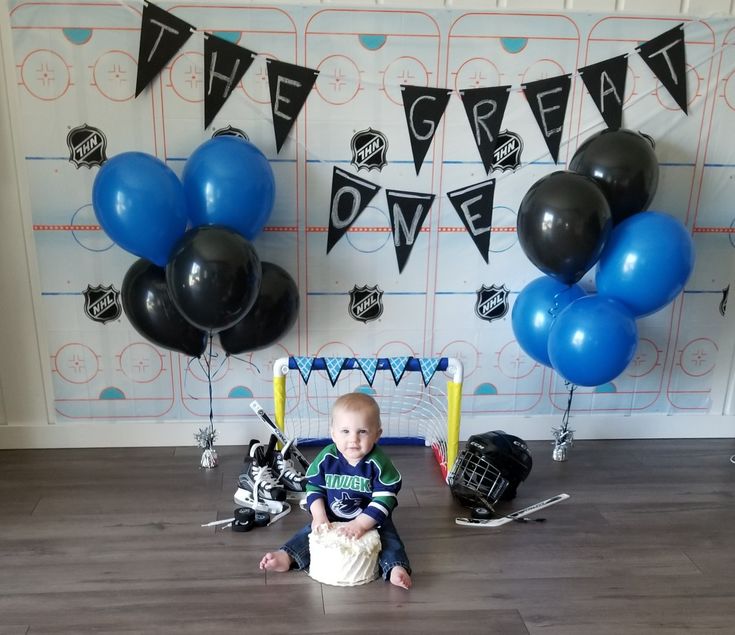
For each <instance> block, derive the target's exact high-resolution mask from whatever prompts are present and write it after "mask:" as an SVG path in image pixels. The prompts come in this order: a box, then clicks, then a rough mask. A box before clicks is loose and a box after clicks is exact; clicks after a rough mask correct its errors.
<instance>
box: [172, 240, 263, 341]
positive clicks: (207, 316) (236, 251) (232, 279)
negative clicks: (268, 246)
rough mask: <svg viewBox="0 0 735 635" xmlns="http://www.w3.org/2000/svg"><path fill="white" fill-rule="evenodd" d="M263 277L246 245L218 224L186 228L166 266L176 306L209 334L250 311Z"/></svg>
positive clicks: (247, 244)
mask: <svg viewBox="0 0 735 635" xmlns="http://www.w3.org/2000/svg"><path fill="white" fill-rule="evenodd" d="M261 275H262V274H261V266H260V258H258V254H257V253H255V249H253V246H252V245H251V244H250V242H249V241H248V240H247V239H245V238H243V237H242V236H241V235H240V234H238V233H237V232H234V231H232V230H230V229H227V228H225V227H218V226H211V227H196V228H195V229H190V230H189V231H188V232H186V234H184V237H183V238H182V239H181V240H180V241H179V243H178V244H177V245H176V246H175V247H174V250H173V252H172V255H171V259H170V260H169V262H168V264H167V265H166V281H167V282H168V290H169V292H170V293H171V298H172V299H173V301H174V304H175V305H176V308H178V310H179V311H180V312H181V314H182V315H183V316H184V317H185V318H186V319H187V320H189V322H191V323H192V324H193V325H194V326H196V327H198V328H200V329H204V330H205V331H209V332H211V333H216V332H217V331H221V330H223V329H227V328H229V327H231V326H232V325H233V324H235V323H236V322H237V321H238V320H240V319H241V318H242V317H243V316H244V315H245V314H246V313H247V312H248V311H249V310H250V309H251V307H252V306H253V304H254V303H255V299H256V298H257V297H258V292H259V290H260V280H261Z"/></svg>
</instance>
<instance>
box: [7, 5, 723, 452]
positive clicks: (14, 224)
mask: <svg viewBox="0 0 735 635" xmlns="http://www.w3.org/2000/svg"><path fill="white" fill-rule="evenodd" d="M272 4H278V2H273V3H272ZM300 4H309V5H318V4H329V5H332V6H334V5H338V4H349V5H350V6H355V5H364V6H372V5H378V6H402V7H413V8H440V7H450V8H455V9H459V8H461V9H467V8H478V9H480V8H481V9H492V8H502V9H518V10H539V9H542V10H552V9H553V10H554V11H560V10H566V11H595V12H599V11H605V12H623V11H626V10H627V11H628V12H635V13H648V14H659V15H676V14H692V15H697V16H709V15H712V14H730V15H735V0H636V1H635V2H633V0H546V1H543V0H536V1H534V0H446V2H445V1H443V0H402V2H388V1H383V0H377V1H376V2H366V1H365V0H355V1H349V0H342V2H339V3H332V2H329V3H327V2H324V3H320V2H318V1H317V0H311V1H308V0H305V1H304V2H301V3H300ZM9 33H10V31H9V21H8V16H7V14H3V15H2V16H0V39H1V41H2V49H1V50H0V54H1V55H2V64H1V65H0V74H1V75H0V86H2V85H4V86H6V87H7V90H4V91H2V96H0V219H1V222H2V225H0V448H10V447H90V446H108V445H110V446H114V445H169V444H170V445H178V444H182V445H190V444H191V443H192V433H193V432H194V431H195V430H196V429H197V428H198V427H200V426H201V422H192V423H191V424H182V423H180V422H177V423H175V424H173V423H172V424H167V423H161V424H156V425H151V424H150V423H149V424H145V423H135V424H125V423H118V424H114V425H111V424H99V423H89V424H73V425H69V424H64V425H63V426H61V425H56V424H55V422H54V421H53V408H52V407H51V402H52V398H53V395H52V390H51V382H50V373H51V369H50V361H49V356H48V354H47V350H48V348H47V346H46V345H45V343H44V341H42V340H43V333H42V330H41V329H38V328H37V322H36V315H37V314H38V313H37V310H38V306H37V305H38V298H39V293H38V289H39V284H38V271H37V265H36V257H35V253H34V249H35V246H34V241H33V239H32V236H31V229H30V228H31V221H30V210H29V209H28V205H27V204H26V202H25V201H24V194H23V192H24V187H23V182H22V181H20V182H19V178H21V179H22V174H21V175H19V170H18V169H17V167H16V166H17V165H20V164H21V162H19V161H17V146H16V145H14V130H13V126H12V124H11V122H12V121H14V120H15V121H17V116H14V114H15V115H17V103H16V94H15V86H14V81H15V80H14V78H15V73H14V70H15V69H14V68H13V62H12V60H13V56H12V54H11V52H10V44H9V42H10V38H9ZM730 393H732V390H730ZM727 403H728V404H731V403H732V395H731V396H730V398H729V399H728V400H727ZM728 411H729V412H732V407H731V405H730V406H729V407H728ZM558 423H559V421H558V417H545V416H543V417H535V418H518V420H514V421H513V424H512V426H510V427H512V429H513V431H514V432H515V433H517V434H519V435H521V436H524V437H525V438H528V439H534V438H550V429H551V427H552V426H555V425H558ZM733 423H734V419H733V417H732V416H729V415H721V416H719V415H708V416H691V417H690V416H686V415H680V416H677V417H667V416H663V415H661V416H659V415H649V416H633V417H622V418H621V417H612V416H596V417H594V418H588V419H587V420H584V421H583V420H581V418H580V419H579V420H574V419H573V420H572V427H573V428H575V429H576V430H577V437H578V438H606V437H670V436H682V437H689V436H691V437H699V436H712V437H720V436H732V433H733V428H735V426H734V425H733ZM503 425H506V426H508V423H504V424H503ZM496 427H498V426H496ZM484 429H487V421H467V420H466V421H465V422H464V426H463V429H462V437H463V438H466V437H467V436H468V435H469V434H472V433H474V432H477V431H482V430H484ZM218 430H219V434H220V437H219V441H218V442H219V443H220V444H231V443H245V442H246V441H247V440H248V439H249V438H250V436H251V433H252V431H251V430H249V429H248V427H247V426H246V425H243V424H242V423H238V422H226V423H222V424H220V425H218Z"/></svg>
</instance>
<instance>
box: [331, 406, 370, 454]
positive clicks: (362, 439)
mask: <svg viewBox="0 0 735 635" xmlns="http://www.w3.org/2000/svg"><path fill="white" fill-rule="evenodd" d="M380 433H381V429H380V428H379V427H378V425H377V424H376V423H374V422H373V421H370V419H369V418H368V417H367V416H366V413H364V412H361V411H359V410H337V411H336V412H335V413H334V414H333V417H332V441H334V444H335V445H336V446H337V449H338V450H339V451H340V452H341V453H342V456H344V457H345V458H346V459H347V462H348V463H349V464H350V465H357V464H358V463H359V462H360V460H361V459H362V458H363V457H364V456H365V455H366V454H368V453H369V452H370V450H372V449H373V446H374V445H375V444H376V443H377V441H378V439H379V438H380Z"/></svg>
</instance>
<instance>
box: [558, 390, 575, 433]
mask: <svg viewBox="0 0 735 635" xmlns="http://www.w3.org/2000/svg"><path fill="white" fill-rule="evenodd" d="M564 385H565V386H566V387H567V388H569V399H568V400H567V408H566V410H565V411H564V414H563V415H562V418H561V428H560V429H559V436H560V438H562V439H563V437H565V436H566V435H567V434H568V431H569V413H570V412H571V411H572V398H573V397H574V390H575V388H576V386H575V385H574V384H571V383H569V382H568V381H565V382H564Z"/></svg>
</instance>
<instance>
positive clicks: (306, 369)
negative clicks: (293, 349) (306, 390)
mask: <svg viewBox="0 0 735 635" xmlns="http://www.w3.org/2000/svg"><path fill="white" fill-rule="evenodd" d="M293 361H295V362H296V366H297V367H298V369H299V374H300V375H301V379H303V380H304V383H305V384H308V383H309V377H311V368H312V366H314V358H313V357H294V358H293Z"/></svg>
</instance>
